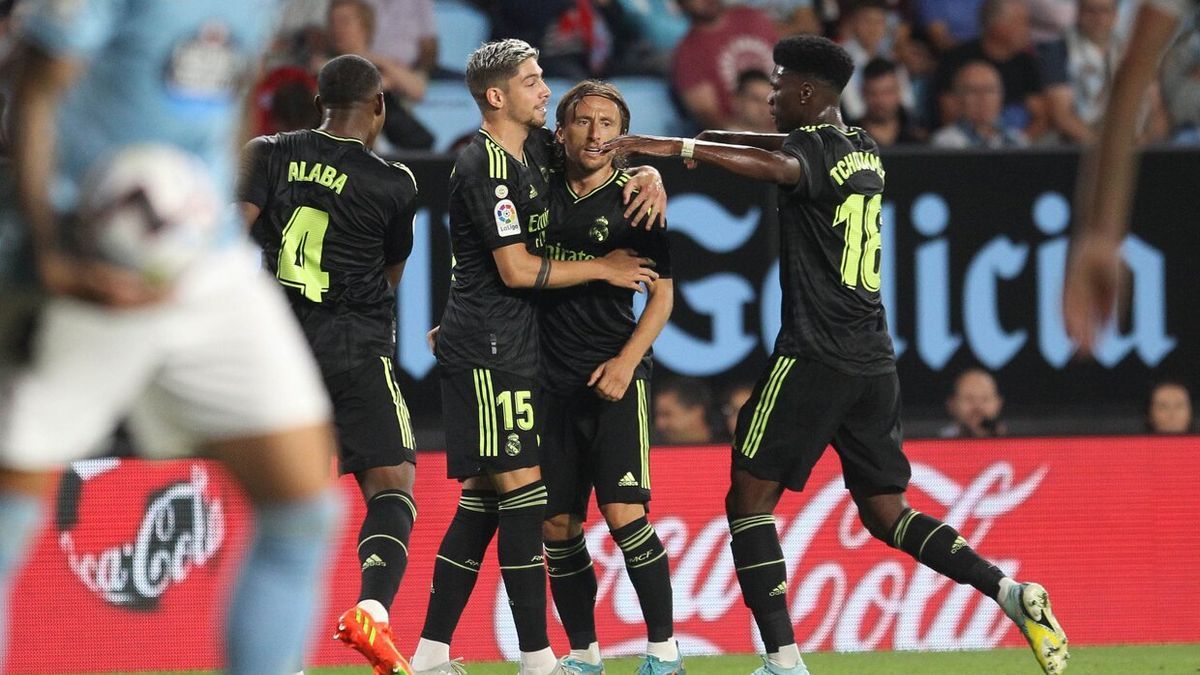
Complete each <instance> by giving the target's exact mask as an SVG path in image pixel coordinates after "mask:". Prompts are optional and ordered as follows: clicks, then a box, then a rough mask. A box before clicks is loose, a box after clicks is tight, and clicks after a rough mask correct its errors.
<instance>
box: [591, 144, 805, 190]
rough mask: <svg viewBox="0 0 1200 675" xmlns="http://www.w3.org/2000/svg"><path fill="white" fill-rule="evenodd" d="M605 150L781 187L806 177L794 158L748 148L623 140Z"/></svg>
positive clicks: (793, 183) (607, 145)
mask: <svg viewBox="0 0 1200 675" xmlns="http://www.w3.org/2000/svg"><path fill="white" fill-rule="evenodd" d="M603 150H604V152H616V153H618V154H641V155H651V156H653V157H675V156H678V157H682V158H684V159H685V160H686V159H692V160H695V161H697V162H704V163H706V164H713V165H715V166H719V167H721V168H722V169H725V170H726V171H731V172H733V173H736V174H738V175H741V176H746V177H747V178H754V179H756V180H762V181H768V182H771V183H777V184H779V185H795V184H797V183H799V182H800V180H801V179H802V178H803V177H804V171H803V169H801V167H800V162H799V160H797V159H796V158H795V157H792V156H791V155H788V154H785V153H782V152H770V151H767V150H762V149H760V148H752V147H749V146H745V145H725V144H723V143H712V142H709V141H697V140H695V139H691V138H667V137H661V136H621V137H620V138H614V139H613V140H611V141H609V142H607V143H605V144H604V147H603Z"/></svg>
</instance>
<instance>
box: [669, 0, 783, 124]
mask: <svg viewBox="0 0 1200 675" xmlns="http://www.w3.org/2000/svg"><path fill="white" fill-rule="evenodd" d="M680 7H681V8H682V9H683V11H684V13H686V14H687V16H688V19H689V20H690V22H691V27H690V28H689V30H688V33H687V35H685V36H684V38H683V40H681V41H680V43H679V47H678V48H677V49H676V50H675V59H674V62H673V65H672V68H671V71H672V75H671V84H672V86H673V87H674V88H675V92H676V94H678V96H679V99H680V101H681V102H682V104H683V108H684V111H685V112H686V113H687V115H688V116H689V117H690V118H691V119H692V121H693V122H695V123H696V124H697V125H698V126H700V127H701V128H706V129H728V128H730V127H731V126H732V124H733V98H734V92H735V91H736V89H737V77H738V75H740V74H741V73H742V72H743V71H746V70H752V69H757V70H761V71H763V72H767V73H769V72H771V70H772V69H774V67H775V60H774V58H773V57H772V50H773V49H774V48H775V43H776V42H777V41H778V40H779V33H777V32H776V30H775V24H774V23H772V21H771V19H770V18H769V17H768V16H767V15H766V14H764V13H763V12H761V11H759V10H757V9H754V8H751V7H730V8H726V7H725V6H724V5H723V4H722V0H681V1H680Z"/></svg>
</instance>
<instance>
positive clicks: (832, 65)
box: [774, 35, 854, 92]
mask: <svg viewBox="0 0 1200 675" xmlns="http://www.w3.org/2000/svg"><path fill="white" fill-rule="evenodd" d="M774 57H775V63H776V65H779V66H783V67H784V68H786V69H788V70H791V71H794V72H797V73H802V74H804V75H810V76H812V77H815V78H817V79H818V80H821V81H822V82H824V83H826V84H828V85H829V86H830V87H832V88H833V89H834V90H835V91H838V92H840V91H842V90H843V89H845V88H846V83H847V82H849V81H850V76H851V75H853V74H854V61H852V60H851V59H850V55H849V54H847V53H846V50H845V49H842V47H841V46H840V45H839V44H837V43H836V42H834V41H833V40H830V39H828V38H823V37H817V36H814V35H793V36H791V37H786V38H784V39H782V40H780V41H779V42H777V43H776V44H775V53H774Z"/></svg>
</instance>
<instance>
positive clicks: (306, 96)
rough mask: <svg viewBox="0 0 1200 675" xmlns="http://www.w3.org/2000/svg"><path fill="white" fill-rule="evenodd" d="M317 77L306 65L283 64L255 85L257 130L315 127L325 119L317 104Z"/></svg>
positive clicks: (261, 132)
mask: <svg viewBox="0 0 1200 675" xmlns="http://www.w3.org/2000/svg"><path fill="white" fill-rule="evenodd" d="M316 95H317V78H316V77H315V76H314V75H313V74H312V73H311V72H309V71H308V70H307V69H305V68H300V67H298V66H282V67H280V68H276V69H275V70H273V71H271V72H270V73H267V75H266V76H265V77H263V78H262V80H260V81H259V83H258V84H257V85H256V86H255V87H254V91H252V92H251V94H250V100H251V101H252V102H253V104H254V112H255V127H256V129H255V133H256V134H257V135H259V136H267V135H270V134H277V133H280V132H284V131H296V130H299V129H312V128H314V127H316V126H317V125H319V124H320V123H321V115H320V112H319V111H318V110H317V107H316V106H315V105H313V99H314V97H316Z"/></svg>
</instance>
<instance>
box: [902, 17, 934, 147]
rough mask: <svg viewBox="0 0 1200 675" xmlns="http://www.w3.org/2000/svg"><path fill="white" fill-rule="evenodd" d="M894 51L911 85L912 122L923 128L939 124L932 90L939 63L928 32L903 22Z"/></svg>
mask: <svg viewBox="0 0 1200 675" xmlns="http://www.w3.org/2000/svg"><path fill="white" fill-rule="evenodd" d="M893 51H894V52H895V54H896V61H897V64H898V65H900V66H903V67H904V72H905V73H906V74H907V75H908V81H909V87H910V88H911V89H912V98H913V107H912V108H911V109H910V110H909V112H910V113H912V115H913V124H915V125H916V126H917V127H919V128H921V129H929V128H931V127H934V126H937V120H938V116H937V112H936V111H935V110H933V99H934V97H933V96H932V94H931V93H930V92H931V89H932V87H933V78H934V76H935V75H936V74H937V66H938V63H937V57H936V56H935V55H934V49H933V45H932V44H931V43H930V41H929V36H928V35H927V34H926V33H925V32H924V31H923V30H921V29H919V28H917V27H916V26H913V25H911V24H901V25H900V26H899V28H897V30H896V46H895V48H894V49H893Z"/></svg>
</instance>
